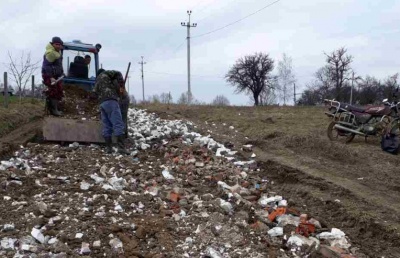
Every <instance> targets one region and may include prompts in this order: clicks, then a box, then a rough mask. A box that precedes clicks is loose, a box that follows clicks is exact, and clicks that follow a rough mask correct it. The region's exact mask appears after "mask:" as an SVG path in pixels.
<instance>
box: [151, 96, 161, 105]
mask: <svg viewBox="0 0 400 258" xmlns="http://www.w3.org/2000/svg"><path fill="white" fill-rule="evenodd" d="M150 102H151V103H153V104H158V103H160V97H159V96H158V95H157V94H154V95H153V96H151V100H150Z"/></svg>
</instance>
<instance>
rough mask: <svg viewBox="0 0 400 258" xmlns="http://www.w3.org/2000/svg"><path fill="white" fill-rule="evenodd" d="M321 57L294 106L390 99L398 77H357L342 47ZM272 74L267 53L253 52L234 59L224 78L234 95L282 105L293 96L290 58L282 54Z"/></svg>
mask: <svg viewBox="0 0 400 258" xmlns="http://www.w3.org/2000/svg"><path fill="white" fill-rule="evenodd" d="M324 55H325V62H326V63H325V65H324V66H323V67H321V68H319V69H318V70H317V71H316V72H315V74H314V79H313V80H312V81H311V82H310V83H308V84H307V85H306V88H307V89H306V90H305V91H304V92H303V93H302V94H301V97H300V99H299V100H298V101H296V103H295V104H296V105H318V104H322V103H323V101H324V99H336V100H339V101H344V102H349V103H356V104H360V105H366V104H375V103H380V102H381V101H382V100H383V99H385V98H389V99H390V98H391V97H392V94H393V92H394V91H395V89H396V88H397V87H398V77H399V75H398V74H394V75H390V76H388V77H387V78H386V79H383V80H379V79H377V78H375V77H373V76H369V75H367V76H365V77H361V76H358V75H357V74H356V72H355V71H354V69H353V68H352V63H353V61H354V57H353V56H351V55H349V54H348V53H347V49H346V48H344V47H342V48H339V49H337V50H334V51H333V52H331V53H330V54H326V53H324ZM273 72H274V60H272V59H271V58H270V57H269V56H268V54H265V53H255V54H254V55H249V56H245V57H243V58H240V59H238V60H237V61H236V63H235V64H234V65H233V67H232V68H231V69H230V70H229V71H228V73H227V74H226V76H225V77H226V81H227V82H229V83H230V84H231V85H232V86H233V87H234V88H235V92H236V93H245V94H247V95H249V96H250V98H251V99H252V101H253V103H254V105H256V106H258V105H270V104H274V103H275V102H276V100H277V99H280V100H282V101H283V104H284V105H285V104H287V102H288V100H289V99H290V97H291V96H296V94H295V93H294V92H293V84H294V82H295V81H296V78H295V75H294V72H293V66H292V59H291V58H290V57H288V56H287V55H285V54H284V55H283V58H282V60H280V61H278V71H277V72H276V73H273Z"/></svg>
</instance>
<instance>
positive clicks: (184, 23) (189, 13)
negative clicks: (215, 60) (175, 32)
mask: <svg viewBox="0 0 400 258" xmlns="http://www.w3.org/2000/svg"><path fill="white" fill-rule="evenodd" d="M187 14H188V16H189V21H188V22H181V25H182V26H184V27H187V37H186V40H187V67H188V103H191V101H192V90H191V88H190V28H192V27H196V26H197V23H190V15H191V14H192V11H191V10H189V11H187Z"/></svg>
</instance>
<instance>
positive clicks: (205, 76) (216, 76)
mask: <svg viewBox="0 0 400 258" xmlns="http://www.w3.org/2000/svg"><path fill="white" fill-rule="evenodd" d="M147 72H148V73H154V74H164V75H172V76H186V74H176V73H165V72H153V71H147ZM191 76H192V77H204V78H207V77H208V78H218V79H224V78H225V77H224V76H218V75H193V74H192V75H191Z"/></svg>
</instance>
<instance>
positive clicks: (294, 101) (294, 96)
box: [293, 83, 296, 106]
mask: <svg viewBox="0 0 400 258" xmlns="http://www.w3.org/2000/svg"><path fill="white" fill-rule="evenodd" d="M293 106H296V83H293Z"/></svg>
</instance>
